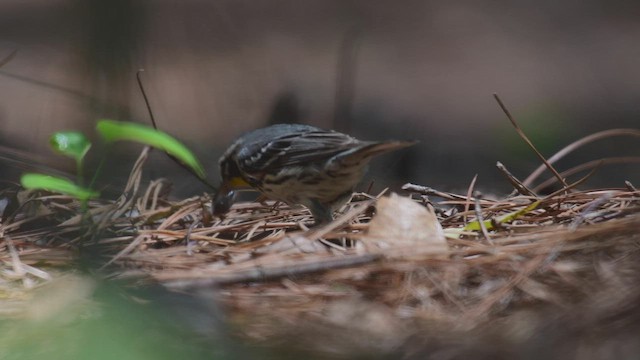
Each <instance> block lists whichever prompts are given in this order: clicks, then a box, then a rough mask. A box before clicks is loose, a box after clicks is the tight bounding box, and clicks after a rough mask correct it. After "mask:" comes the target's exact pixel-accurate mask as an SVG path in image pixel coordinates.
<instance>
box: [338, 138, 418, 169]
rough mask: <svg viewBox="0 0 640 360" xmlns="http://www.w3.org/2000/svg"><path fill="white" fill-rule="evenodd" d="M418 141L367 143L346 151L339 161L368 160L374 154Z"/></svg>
mask: <svg viewBox="0 0 640 360" xmlns="http://www.w3.org/2000/svg"><path fill="white" fill-rule="evenodd" d="M417 143H418V142H417V141H394V140H391V141H383V142H370V143H365V144H364V145H363V146H361V147H357V148H355V149H353V150H352V151H349V152H347V153H344V154H342V155H341V156H340V159H339V162H340V163H341V164H343V165H350V164H357V163H362V162H363V161H365V162H368V161H369V160H370V159H371V158H373V157H374V156H378V155H382V154H385V153H388V152H391V151H395V150H400V149H404V148H406V147H409V146H413V145H415V144H417Z"/></svg>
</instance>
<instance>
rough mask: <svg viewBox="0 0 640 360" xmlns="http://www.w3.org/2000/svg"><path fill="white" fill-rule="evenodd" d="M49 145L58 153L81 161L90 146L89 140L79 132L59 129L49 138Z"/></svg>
mask: <svg viewBox="0 0 640 360" xmlns="http://www.w3.org/2000/svg"><path fill="white" fill-rule="evenodd" d="M49 144H50V145H51V147H52V148H53V149H54V150H55V151H57V152H59V153H60V154H63V155H66V156H69V157H72V158H74V159H75V160H76V161H81V160H82V158H84V156H85V155H86V153H87V151H89V148H91V141H89V139H87V137H86V136H84V134H83V133H81V132H76V131H60V132H56V133H53V135H51V137H50V138H49Z"/></svg>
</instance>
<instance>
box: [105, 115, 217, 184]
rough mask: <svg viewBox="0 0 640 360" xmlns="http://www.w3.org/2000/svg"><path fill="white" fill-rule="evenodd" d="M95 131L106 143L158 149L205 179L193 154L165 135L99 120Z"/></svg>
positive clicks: (157, 131) (124, 123) (143, 127)
mask: <svg viewBox="0 0 640 360" xmlns="http://www.w3.org/2000/svg"><path fill="white" fill-rule="evenodd" d="M96 129H97V130H98V132H99V133H100V135H102V137H103V138H104V139H105V141H107V142H115V141H120V140H129V141H135V142H139V143H142V144H145V145H149V146H152V147H154V148H157V149H160V150H162V151H164V152H166V153H167V154H169V155H171V156H173V157H175V158H176V159H178V160H179V161H180V162H182V163H183V164H185V165H186V166H188V167H189V168H190V169H191V170H193V171H194V173H195V174H196V175H197V176H198V177H199V178H200V179H204V178H205V177H206V175H205V172H204V168H203V167H202V165H200V162H199V161H198V159H197V158H196V157H195V156H194V155H193V153H192V152H191V151H190V150H189V149H188V148H187V147H186V146H184V145H183V144H182V143H180V142H179V141H178V140H176V139H174V138H173V137H172V136H170V135H169V134H167V133H164V132H162V131H160V130H156V129H153V128H151V127H148V126H144V125H141V124H137V123H132V122H124V121H114V120H100V121H98V125H97V126H96Z"/></svg>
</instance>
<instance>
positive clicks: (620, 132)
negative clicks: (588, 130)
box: [523, 129, 640, 186]
mask: <svg viewBox="0 0 640 360" xmlns="http://www.w3.org/2000/svg"><path fill="white" fill-rule="evenodd" d="M614 136H636V137H640V130H638V129H611V130H604V131H600V132H597V133H595V134H591V135H589V136H585V137H583V138H582V139H579V140H576V141H574V142H572V143H571V144H569V145H567V146H565V147H564V148H562V150H560V151H558V152H557V153H555V154H554V155H553V156H552V157H550V158H549V160H548V162H549V164H554V163H555V162H556V161H558V160H560V159H562V158H563V157H564V156H565V155H567V154H569V153H571V152H572V151H574V150H576V149H577V148H579V147H582V146H584V145H587V144H589V143H591V142H594V141H596V140H600V139H604V138H608V137H614ZM545 167H546V165H544V164H543V165H540V166H539V167H538V168H537V169H536V170H535V171H534V172H532V173H531V175H529V176H528V177H527V178H526V179H525V180H524V181H523V183H524V184H525V185H526V186H531V183H532V182H533V180H535V179H536V178H537V177H538V176H540V174H542V172H543V171H544V169H545Z"/></svg>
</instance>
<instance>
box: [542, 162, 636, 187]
mask: <svg viewBox="0 0 640 360" xmlns="http://www.w3.org/2000/svg"><path fill="white" fill-rule="evenodd" d="M631 163H640V157H633V156H624V157H615V158H604V159H598V160H592V161H589V162H586V163H584V164H580V165H578V166H574V167H572V168H571V169H568V170H565V171H563V172H562V174H561V175H562V176H564V177H567V176H571V175H574V174H577V173H579V172H582V171H585V170H589V169H594V168H597V167H600V166H602V165H609V164H631ZM555 182H556V178H549V179H547V180H545V181H543V182H541V183H540V184H539V185H537V186H536V187H535V188H534V191H540V190H542V189H545V188H546V187H548V186H551V185H553V184H554V183H555Z"/></svg>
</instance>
